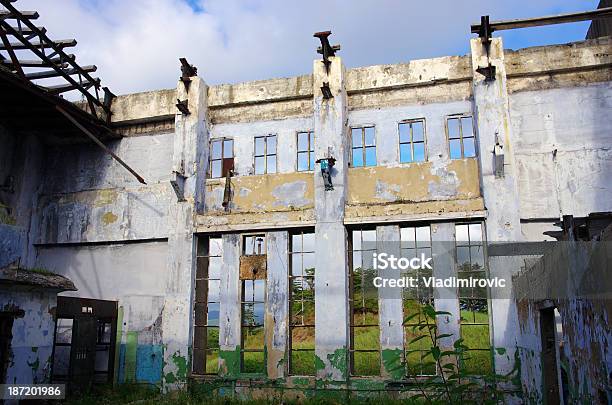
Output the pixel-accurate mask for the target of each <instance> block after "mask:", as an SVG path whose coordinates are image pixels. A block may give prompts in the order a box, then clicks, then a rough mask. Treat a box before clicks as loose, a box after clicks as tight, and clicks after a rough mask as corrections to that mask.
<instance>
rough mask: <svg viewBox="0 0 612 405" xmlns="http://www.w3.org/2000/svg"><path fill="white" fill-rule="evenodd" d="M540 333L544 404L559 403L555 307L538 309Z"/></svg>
mask: <svg viewBox="0 0 612 405" xmlns="http://www.w3.org/2000/svg"><path fill="white" fill-rule="evenodd" d="M540 334H541V336H542V363H543V365H544V370H542V372H543V373H544V395H545V403H546V404H559V403H561V402H560V401H561V399H560V398H559V379H558V377H557V376H558V374H557V372H558V370H557V339H556V338H555V309H554V308H546V309H542V310H540Z"/></svg>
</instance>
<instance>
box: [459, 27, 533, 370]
mask: <svg viewBox="0 0 612 405" xmlns="http://www.w3.org/2000/svg"><path fill="white" fill-rule="evenodd" d="M471 49H472V69H473V77H474V80H473V89H474V112H475V117H476V123H477V128H478V150H479V156H480V159H479V160H480V174H481V188H482V192H483V196H484V201H485V206H486V208H487V226H486V229H487V241H488V242H497V241H520V240H521V239H522V238H521V229H520V205H519V193H518V185H517V178H516V176H517V169H516V164H515V161H514V153H513V149H512V148H513V144H512V141H513V140H512V125H511V123H510V112H509V104H508V91H507V86H506V68H505V65H504V48H503V45H502V40H501V38H493V39H492V40H491V44H490V46H489V49H488V56H487V49H486V47H485V45H484V44H483V43H482V41H481V40H480V38H475V39H472V40H471ZM489 62H490V63H491V65H493V66H495V77H494V80H485V76H484V75H482V74H480V73H478V72H476V69H477V68H478V67H484V66H488V64H489ZM496 144H497V147H496ZM500 147H501V150H500ZM494 150H496V151H497V152H498V156H499V152H500V151H503V154H504V161H503V166H501V169H502V170H501V172H500V171H499V170H498V171H497V173H496V170H495V166H496V165H495V163H496V162H495V161H496V160H497V162H498V164H499V163H500V160H499V158H497V159H496V157H495V155H494V153H493V151H494ZM502 260H503V258H502V257H499V258H495V257H492V258H490V259H489V274H490V277H500V278H504V279H506V282H507V283H508V284H510V283H511V279H512V273H513V271H512V269H513V268H515V269H517V270H518V269H519V268H520V266H511V265H509V263H508V262H505V263H504V262H503V261H502ZM497 290H499V289H497ZM509 290H510V289H508V290H507V291H501V295H498V296H492V297H491V298H493V299H492V301H491V319H492V320H493V321H492V328H491V334H492V337H493V346H494V347H495V348H504V349H506V350H505V354H504V355H498V354H497V351H494V352H495V369H496V372H497V373H498V374H505V373H507V372H509V371H511V370H512V368H513V366H514V364H513V361H514V350H515V347H516V344H517V342H516V337H517V335H518V330H519V325H518V317H517V314H516V306H515V304H514V301H513V300H512V299H511V296H510V292H509Z"/></svg>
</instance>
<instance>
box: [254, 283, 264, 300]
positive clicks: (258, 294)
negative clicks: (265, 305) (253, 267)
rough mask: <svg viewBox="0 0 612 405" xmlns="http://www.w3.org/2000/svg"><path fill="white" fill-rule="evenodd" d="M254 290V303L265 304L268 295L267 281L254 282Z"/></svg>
mask: <svg viewBox="0 0 612 405" xmlns="http://www.w3.org/2000/svg"><path fill="white" fill-rule="evenodd" d="M253 289H254V295H253V297H254V301H258V302H263V301H264V299H265V296H266V295H265V294H266V291H265V290H266V280H254V281H253Z"/></svg>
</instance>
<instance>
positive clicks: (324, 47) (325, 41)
mask: <svg viewBox="0 0 612 405" xmlns="http://www.w3.org/2000/svg"><path fill="white" fill-rule="evenodd" d="M330 35H331V31H321V32H315V33H314V35H313V36H314V37H315V38H319V40H320V41H321V46H320V47H319V48H317V53H319V54H321V55H323V61H322V62H323V64H324V65H325V72H326V73H327V74H329V66H330V65H331V61H330V60H329V57H330V56H336V51H339V50H340V45H334V46H331V45H330V44H329V38H328V37H329V36H330Z"/></svg>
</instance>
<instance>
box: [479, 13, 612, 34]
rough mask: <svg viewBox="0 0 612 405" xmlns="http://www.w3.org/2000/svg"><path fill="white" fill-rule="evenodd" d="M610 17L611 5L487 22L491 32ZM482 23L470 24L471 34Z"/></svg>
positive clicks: (611, 15) (611, 14)
mask: <svg viewBox="0 0 612 405" xmlns="http://www.w3.org/2000/svg"><path fill="white" fill-rule="evenodd" d="M607 17H612V7H605V8H600V9H597V10H591V11H583V12H579V13H569V14H557V15H549V16H545V17H533V18H523V19H515V20H500V21H492V22H490V23H489V26H490V27H491V32H493V31H504V30H512V29H515V28H528V27H539V26H542V25H553V24H564V23H570V22H578V21H588V20H594V19H598V18H607ZM481 27H482V25H481V24H472V25H471V30H472V33H473V34H478V33H480V30H481Z"/></svg>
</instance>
